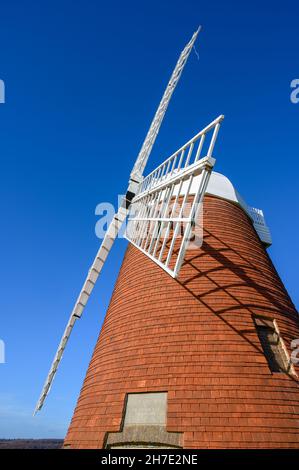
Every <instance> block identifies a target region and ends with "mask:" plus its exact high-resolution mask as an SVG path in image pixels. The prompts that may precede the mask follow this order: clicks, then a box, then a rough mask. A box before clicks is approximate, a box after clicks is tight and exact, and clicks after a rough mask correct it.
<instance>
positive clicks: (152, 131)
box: [34, 27, 200, 414]
mask: <svg viewBox="0 0 299 470" xmlns="http://www.w3.org/2000/svg"><path fill="white" fill-rule="evenodd" d="M199 31H200V27H199V28H198V30H197V31H195V33H194V34H193V36H192V38H191V40H190V41H189V42H188V44H187V45H186V46H185V48H184V49H183V51H182V53H181V55H180V57H179V60H178V62H177V64H176V66H175V69H174V71H173V73H172V75H171V78H170V80H169V82H168V85H167V87H166V90H165V92H164V95H163V97H162V100H161V102H160V104H159V107H158V109H157V112H156V114H155V116H154V119H153V121H152V124H151V126H150V128H149V131H148V133H147V136H146V138H145V141H144V143H143V145H142V147H141V150H140V152H139V155H138V157H137V159H136V162H135V164H134V167H133V169H132V171H131V174H130V180H129V186H128V190H127V192H126V196H125V198H124V200H123V203H122V205H121V207H120V209H119V211H118V212H117V214H116V215H115V216H114V217H113V220H112V222H111V224H110V226H109V228H108V231H107V232H106V234H105V237H104V239H103V241H102V243H101V246H100V248H99V250H98V253H97V255H96V257H95V260H94V262H93V264H92V266H91V268H90V270H89V272H88V275H87V278H86V280H85V282H84V285H83V287H82V290H81V292H80V294H79V297H78V299H77V301H76V303H75V306H74V308H73V310H72V313H71V315H70V318H69V321H68V323H67V326H66V329H65V331H64V333H63V336H62V339H61V341H60V343H59V346H58V349H57V352H56V354H55V357H54V360H53V363H52V365H51V368H50V371H49V373H48V376H47V378H46V381H45V384H44V387H43V389H42V392H41V395H40V397H39V400H38V402H37V405H36V408H35V411H34V414H35V413H36V412H37V411H38V410H40V409H41V407H42V406H43V403H44V401H45V399H46V397H47V394H48V393H49V390H50V387H51V384H52V382H53V379H54V376H55V374H56V371H57V368H58V365H59V362H60V360H61V358H62V355H63V352H64V349H65V347H66V343H67V341H68V339H69V337H70V334H71V332H72V329H73V327H74V324H75V322H76V320H77V319H78V318H80V317H81V315H82V312H83V310H84V307H85V306H86V303H87V301H88V299H89V296H90V294H91V292H92V290H93V287H94V285H95V282H96V281H97V278H98V276H99V274H100V272H101V270H102V268H103V265H104V263H105V261H106V258H107V256H108V254H109V251H110V249H111V247H112V245H113V243H114V241H115V239H116V237H117V234H118V232H119V230H120V228H121V226H122V224H123V222H124V220H125V219H126V217H127V215H128V212H129V207H130V205H131V202H132V200H133V198H134V196H135V194H136V192H137V191H138V189H139V187H140V182H141V180H142V174H143V171H144V168H145V166H146V163H147V160H148V157H149V155H150V152H151V149H152V147H153V145H154V142H155V139H156V137H157V134H158V132H159V129H160V126H161V123H162V120H163V118H164V115H165V112H166V110H167V107H168V104H169V101H170V99H171V96H172V94H173V92H174V89H175V87H176V85H177V83H178V81H179V78H180V76H181V74H182V72H183V69H184V66H185V64H186V62H187V60H188V57H189V55H190V52H191V50H192V48H193V45H194V42H195V40H196V38H197V35H198V33H199Z"/></svg>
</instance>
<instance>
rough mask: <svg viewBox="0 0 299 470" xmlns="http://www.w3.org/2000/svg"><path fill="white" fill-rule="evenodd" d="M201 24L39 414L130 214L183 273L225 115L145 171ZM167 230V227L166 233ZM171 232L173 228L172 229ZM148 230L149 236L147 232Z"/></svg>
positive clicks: (140, 235) (148, 241)
mask: <svg viewBox="0 0 299 470" xmlns="http://www.w3.org/2000/svg"><path fill="white" fill-rule="evenodd" d="M200 29H201V27H199V28H198V29H197V31H195V32H194V34H193V36H192V38H191V40H190V41H189V42H188V43H187V45H186V46H185V48H184V49H183V51H182V53H181V55H180V57H179V59H178V62H177V64H176V66H175V68H174V71H173V73H172V75H171V78H170V80H169V82H168V85H167V87H166V90H165V92H164V95H163V97H162V99H161V101H160V104H159V106H158V109H157V111H156V114H155V116H154V118H153V121H152V123H151V126H150V128H149V131H148V133H147V135H146V138H145V140H144V143H143V145H142V147H141V150H140V152H139V154H138V156H137V159H136V161H135V164H134V166H133V169H132V171H131V173H130V179H129V185H128V189H127V192H126V195H125V197H124V199H123V201H122V204H121V206H120V208H119V210H118V212H117V213H116V214H115V215H114V217H113V219H112V221H111V223H110V226H109V227H108V230H107V232H106V234H105V236H104V239H103V241H102V243H101V246H100V248H99V250H98V252H97V255H96V257H95V259H94V261H93V263H92V266H91V268H90V270H89V272H88V275H87V277H86V280H85V282H84V284H83V287H82V289H81V292H80V294H79V296H78V298H77V301H76V303H75V306H74V308H73V310H72V312H71V315H70V318H69V320H68V323H67V325H66V328H65V331H64V333H63V336H62V339H61V341H60V343H59V346H58V349H57V352H56V354H55V357H54V360H53V363H52V365H51V368H50V371H49V373H48V376H47V378H46V381H45V384H44V387H43V389H42V392H41V395H40V398H39V400H38V402H37V405H36V409H35V412H34V414H35V413H36V412H37V411H38V410H40V409H41V408H42V406H43V403H44V401H45V399H46V397H47V394H48V393H49V390H50V387H51V384H52V381H53V379H54V376H55V374H56V371H57V368H58V365H59V362H60V361H61V358H62V355H63V352H64V350H65V347H66V344H67V341H68V339H69V337H70V334H71V332H72V329H73V327H74V324H75V322H76V320H77V319H79V318H80V317H81V315H82V313H83V310H84V308H85V306H86V304H87V301H88V299H89V296H90V294H91V292H92V290H93V288H94V285H95V283H96V281H97V279H98V276H99V274H100V272H101V270H102V268H103V266H104V263H105V262H106V259H107V257H108V254H109V252H110V250H111V248H112V246H113V243H114V241H115V239H116V237H117V235H118V233H119V231H120V229H121V227H122V225H123V223H124V221H125V219H126V218H127V216H128V214H129V213H131V214H132V216H131V217H130V219H129V230H128V231H127V232H128V233H129V232H130V233H132V234H133V237H130V236H128V239H129V241H130V242H131V243H132V244H134V246H136V247H138V248H139V249H140V250H141V251H142V252H143V253H145V254H146V255H147V256H149V257H150V258H151V259H152V260H153V261H154V262H156V263H157V264H158V265H159V266H161V267H162V268H163V269H164V270H165V271H167V272H168V273H169V274H170V275H171V276H173V277H177V276H178V274H179V271H180V267H181V265H182V262H183V259H184V254H185V251H186V248H187V245H188V242H189V240H190V232H191V229H192V224H194V222H195V220H196V216H197V212H198V207H199V205H200V203H201V201H202V199H203V196H204V193H205V190H206V187H207V184H208V181H209V176H210V174H211V170H212V168H213V166H214V163H215V160H214V158H213V156H212V154H213V149H214V145H215V142H216V139H217V134H218V131H219V127H220V123H221V121H222V120H223V118H224V116H219V117H218V118H217V119H215V120H214V121H213V122H212V123H210V124H209V125H208V126H207V127H206V128H204V129H203V130H202V131H200V132H199V133H198V134H197V135H196V136H194V137H193V138H192V139H191V140H190V141H189V142H187V143H186V144H185V145H184V146H183V147H182V148H180V149H179V150H178V151H177V152H176V153H175V154H174V155H172V156H171V157H170V158H168V159H167V160H166V161H165V162H163V163H162V164H161V165H159V167H158V168H157V169H156V170H155V171H153V172H152V173H150V174H149V175H148V176H147V177H146V178H143V172H144V169H145V166H146V164H147V161H148V158H149V156H150V153H151V150H152V147H153V145H154V142H155V140H156V138H157V135H158V132H159V129H160V126H161V124H162V121H163V118H164V115H165V113H166V110H167V107H168V105H169V102H170V99H171V97H172V94H173V92H174V90H175V88H176V85H177V83H178V81H179V79H180V77H181V74H182V72H183V70H184V67H185V65H186V62H187V60H188V57H189V55H190V52H191V51H192V48H193V46H194V43H195V41H196V38H197V36H198V33H199V31H200ZM210 131H212V136H211V140H210V144H209V148H208V152H207V155H206V156H205V157H203V158H202V157H201V151H202V148H203V144H204V141H205V139H206V136H207V135H208V134H209V132H210ZM195 147H196V149H195ZM199 174H200V176H201V183H200V185H199V186H198V190H197V192H196V194H195V195H194V196H193V198H192V199H193V200H192V203H191V207H190V209H189V213H188V215H187V216H186V214H184V212H186V211H185V209H186V206H187V202H188V203H189V205H190V198H189V192H190V188H191V186H192V182H193V180H194V178H195V176H197V175H199ZM186 186H187V190H185V191H184V197H183V203H182V204H181V207H180V210H179V213H178V214H176V213H175V210H172V213H171V214H168V210H169V207H170V202H171V201H172V198H173V197H175V203H174V205H173V207H176V204H177V202H178V200H179V199H180V197H181V196H182V194H183V188H185V187H186ZM171 224H175V229H174V231H171V230H170V226H171ZM180 224H184V225H185V231H184V236H183V237H181V242H180V248H179V253H178V256H177V259H176V261H175V264H174V266H173V267H171V266H172V264H173V258H174V246H175V243H176V241H177V239H178V235H179V226H180ZM163 229H166V233H165V230H163ZM170 232H172V233H171V234H170ZM145 234H146V237H144V235H145ZM170 236H171V238H170ZM161 237H163V240H164V243H163V247H162V249H161V250H159V253H157V246H158V243H159V241H160V239H161ZM167 240H168V241H169V240H170V243H171V245H170V249H169V251H168V254H167V257H166V258H165V259H163V253H164V249H165V246H166V242H167Z"/></svg>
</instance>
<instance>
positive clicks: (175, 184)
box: [126, 115, 224, 278]
mask: <svg viewBox="0 0 299 470" xmlns="http://www.w3.org/2000/svg"><path fill="white" fill-rule="evenodd" d="M223 118H224V116H222V115H221V116H219V117H218V118H217V119H215V120H214V121H213V122H211V123H210V124H209V125H208V126H207V127H205V128H204V129H203V130H202V131H200V132H199V133H198V134H196V135H195V136H194V137H193V138H192V139H191V140H189V141H188V142H187V143H186V144H185V145H183V147H181V148H180V149H179V150H177V151H176V152H175V153H174V154H173V155H171V157H169V158H168V159H167V160H165V161H164V162H163V163H162V164H161V165H159V166H158V167H157V168H156V169H155V170H154V171H152V172H151V173H150V174H149V175H148V176H147V177H146V178H145V179H144V180H143V182H142V183H141V184H140V192H138V194H137V195H136V196H135V198H134V199H133V202H132V206H131V209H130V213H129V219H128V225H127V230H126V237H127V239H128V240H129V241H130V242H131V243H132V244H133V245H134V246H135V247H136V248H138V249H139V250H140V251H142V252H143V253H144V254H146V255H147V256H148V257H149V258H150V259H151V260H153V261H154V262H155V263H157V264H158V265H159V266H160V267H161V268H163V269H164V270H165V271H166V272H167V273H168V274H170V275H171V276H172V277H174V278H176V277H177V276H178V274H179V271H180V268H181V266H182V263H183V260H184V257H185V252H186V249H187V247H188V244H189V242H190V238H191V235H192V227H194V226H195V224H196V221H197V217H198V213H199V209H200V206H201V203H202V200H203V197H204V194H205V191H206V188H207V185H208V182H209V178H210V174H211V171H212V168H213V166H214V163H215V159H214V158H213V156H212V155H213V150H214V146H215V143H216V139H217V135H218V131H219V128H220V123H221V121H222V120H223ZM209 138H210V140H208V139H209ZM205 141H206V143H208V150H207V154H206V156H204V157H201V152H202V150H203V144H204V142H205ZM196 176H199V178H200V179H199V180H198V181H197V184H196V190H195V191H193V192H192V193H191V187H192V183H193V182H194V178H195V177H196Z"/></svg>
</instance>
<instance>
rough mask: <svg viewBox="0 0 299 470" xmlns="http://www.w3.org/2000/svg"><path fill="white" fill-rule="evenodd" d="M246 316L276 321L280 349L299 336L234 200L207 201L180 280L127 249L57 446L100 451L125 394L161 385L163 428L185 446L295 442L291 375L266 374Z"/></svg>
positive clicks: (297, 428) (296, 400)
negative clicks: (198, 240) (196, 244)
mask: <svg viewBox="0 0 299 470" xmlns="http://www.w3.org/2000/svg"><path fill="white" fill-rule="evenodd" d="M253 315H264V316H267V317H271V318H273V319H276V321H277V325H278V327H279V329H280V333H281V335H282V337H283V339H284V342H285V345H286V347H287V348H288V349H289V346H290V342H291V340H292V339H294V338H299V324H298V318H299V317H298V315H297V312H296V310H295V307H294V305H293V304H292V302H291V300H290V298H289V296H288V294H287V292H286V290H285V288H284V286H283V284H282V282H281V280H280V278H279V276H278V274H277V272H276V270H275V268H274V266H273V264H272V262H271V260H270V258H269V256H268V254H267V252H266V250H265V249H264V247H263V245H262V243H261V242H260V240H259V238H258V236H257V234H256V232H255V230H254V228H253V226H252V223H251V221H250V219H249V218H248V216H247V215H246V214H245V212H244V211H243V210H242V209H241V208H240V207H239V206H237V205H235V204H233V203H231V202H228V201H225V200H222V199H219V198H216V197H212V196H206V197H205V202H204V243H203V245H202V247H201V248H200V249H197V250H196V251H195V250H188V251H187V254H186V259H185V262H184V264H183V266H182V269H181V272H180V275H179V279H178V280H174V279H172V278H171V277H170V276H169V275H168V274H167V273H165V272H164V271H163V270H162V269H161V268H160V267H158V266H157V265H156V264H155V263H153V262H152V261H151V260H150V259H148V258H147V257H146V256H145V255H143V254H142V253H141V252H139V250H137V249H136V248H134V247H133V246H132V245H129V246H128V249H127V251H126V254H125V257H124V260H123V263H122V267H121V269H120V273H119V276H118V279H117V282H116V285H115V288H114V291H113V295H112V298H111V301H110V305H109V308H108V311H107V314H106V317H105V320H104V323H103V327H102V330H101V333H100V336H99V339H98V342H97V344H96V347H95V350H94V353H93V356H92V359H91V362H90V365H89V368H88V371H87V374H86V378H85V380H84V384H83V387H82V390H81V393H80V397H79V400H78V403H77V406H76V409H75V412H74V415H73V418H72V421H71V424H70V427H69V430H68V433H67V436H66V439H65V445H67V446H68V447H69V446H70V447H71V448H101V447H103V445H104V440H105V435H106V433H107V432H118V431H120V430H121V422H122V413H123V405H124V401H125V395H126V393H131V392H152V391H167V392H168V413H167V431H170V432H171V431H174V432H182V433H184V439H183V441H184V447H185V448H230V447H232V448H258V447H263V448H274V447H280V448H284V447H285V448H291V447H293V448H299V386H298V385H299V383H298V378H297V376H294V375H291V374H290V375H287V374H282V373H271V371H270V370H269V367H268V363H267V361H266V358H265V356H264V353H263V351H262V348H261V345H260V342H259V339H258V336H257V333H256V329H255V326H254V323H253V319H252V316H253ZM289 351H290V349H289ZM297 373H298V368H297Z"/></svg>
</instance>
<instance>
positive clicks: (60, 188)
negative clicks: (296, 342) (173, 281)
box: [0, 0, 299, 438]
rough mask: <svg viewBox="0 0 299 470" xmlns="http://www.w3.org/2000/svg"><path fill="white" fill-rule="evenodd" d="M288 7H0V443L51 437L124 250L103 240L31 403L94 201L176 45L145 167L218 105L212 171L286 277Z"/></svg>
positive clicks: (291, 66)
mask: <svg viewBox="0 0 299 470" xmlns="http://www.w3.org/2000/svg"><path fill="white" fill-rule="evenodd" d="M298 16H299V6H298V2H296V1H288V0H286V1H284V2H276V1H275V2H270V1H261V0H259V1H256V0H251V1H250V2H249V1H247V2H240V1H224V0H221V1H220V0H214V1H213V2H207V1H201V0H196V1H195V0H184V1H177V0H171V1H170V0H167V1H162V2H161V0H160V1H157V0H152V1H142V2H140V1H132V0H127V1H125V2H124V1H120V0H116V1H114V2H104V1H101V0H98V1H96V0H88V1H86V0H85V1H83V0H77V1H70V0H59V1H57V0H52V1H45V2H40V1H37V0H36V1H27V2H24V1H21V0H19V1H15V0H10V1H8V0H6V1H2V2H1V5H0V17H1V29H0V44H1V48H0V49H1V50H0V79H2V80H4V81H5V84H6V103H5V104H0V158H1V172H0V174H1V185H0V190H1V199H0V201H1V213H2V230H1V233H0V237H1V291H2V294H1V297H0V302H1V309H0V311H1V317H0V318H1V319H0V338H2V339H3V340H4V341H5V343H6V355H7V357H6V364H0V384H1V385H0V438H1V437H63V436H64V434H65V432H66V429H67V426H68V423H69V421H70V418H71V415H72V412H73V409H74V406H75V403H76V400H77V397H78V394H79V391H80V387H81V384H82V381H83V378H84V374H85V371H86V369H87V365H88V362H89V360H90V356H91V353H92V350H93V347H94V344H95V341H96V338H97V335H98V332H99V329H100V325H101V323H102V320H103V317H104V314H105V310H106V307H107V304H108V302H109V298H110V295H111V291H112V288H113V284H114V280H115V278H116V276H117V272H118V269H119V266H120V262H121V259H122V256H123V253H124V250H125V246H126V243H125V241H120V242H118V243H117V245H116V246H115V247H114V249H113V252H112V253H111V256H110V259H109V262H108V263H107V265H106V266H105V268H104V271H103V273H102V276H101V282H99V284H98V285H97V287H96V289H95V291H94V293H93V295H92V298H91V300H90V303H89V304H88V307H87V309H86V311H85V313H84V316H83V317H82V319H81V320H80V321H79V322H78V323H77V325H76V327H75V329H74V332H73V335H72V337H71V340H70V342H69V345H68V348H67V351H66V353H65V355H64V358H63V361H62V363H61V367H60V368H59V371H58V374H57V376H56V379H55V381H54V384H53V387H52V391H51V393H50V396H49V398H48V401H47V402H46V406H45V408H44V409H43V410H42V412H41V413H40V414H39V415H38V416H37V417H35V418H32V416H31V415H32V410H33V409H34V406H35V402H36V400H37V398H38V395H39V393H40V389H41V387H42V384H43V381H44V379H45V375H46V373H47V371H48V368H49V365H50V362H51V360H52V357H53V354H54V352H55V349H56V346H57V343H58V340H59V339H60V336H61V334H62V331H63V329H64V326H65V323H66V321H67V318H68V316H69V313H70V310H71V308H72V306H73V302H74V300H75V298H76V297H77V295H78V291H79V290H80V288H81V284H82V282H83V280H84V277H85V275H86V272H87V269H88V267H89V265H90V262H91V261H92V259H93V256H94V254H95V252H96V250H97V247H98V245H99V240H98V239H97V238H96V236H95V233H94V226H95V223H96V220H97V217H96V216H95V214H94V210H95V207H96V205H97V204H98V203H99V202H102V201H109V202H112V203H116V201H117V194H118V193H121V192H122V191H124V190H125V189H126V183H127V178H128V175H129V171H130V169H131V166H132V163H133V161H134V159H135V157H136V154H137V152H138V150H139V147H140V145H141V143H142V141H143V138H144V136H145V133H146V131H147V128H148V126H149V124H150V121H151V118H152V116H153V114H154V111H155V109H156V106H157V104H158V102H159V100H160V98H161V95H162V92H163V90H164V87H165V85H166V83H167V81H168V78H169V75H170V73H171V71H172V68H173V66H174V64H175V62H176V60H177V57H178V54H179V52H180V50H181V49H182V47H183V46H184V44H185V43H186V41H187V40H188V39H189V38H190V36H191V34H192V32H193V31H194V30H195V29H196V28H197V26H198V24H202V25H203V31H202V32H201V33H200V36H199V39H198V41H197V50H198V51H199V55H200V60H199V61H198V60H197V57H196V55H195V54H194V53H192V55H191V56H190V60H189V62H188V64H187V67H186V70H185V72H184V75H183V77H182V80H181V82H180V83H179V86H178V88H177V90H176V92H175V94H174V96H173V99H172V102H171V105H170V108H169V111H168V113H167V115H166V119H165V121H164V123H163V126H162V128H161V132H160V135H159V138H158V140H157V142H156V145H155V148H154V152H153V154H152V159H151V164H152V165H156V164H157V163H158V162H160V161H161V160H162V159H164V158H166V157H167V156H168V154H170V153H171V152H172V151H174V150H175V149H176V148H177V147H178V146H180V145H181V144H183V143H184V142H185V141H186V140H187V139H189V138H190V137H192V135H193V134H194V133H195V132H197V131H198V130H199V129H200V128H201V127H203V126H204V125H205V124H207V123H208V122H209V121H210V120H212V119H213V118H214V117H216V116H217V115H219V114H225V116H226V119H225V121H224V124H223V126H222V129H221V133H220V136H219V140H218V142H217V147H216V157H217V166H216V168H215V169H216V170H217V171H220V172H223V173H225V174H226V175H227V176H228V177H229V178H231V180H232V181H233V182H234V183H235V185H236V187H237V188H238V190H239V191H240V193H241V194H242V195H243V197H244V198H245V199H246V201H247V202H248V203H249V204H251V205H253V206H255V207H261V208H262V209H263V210H264V212H265V216H266V220H267V223H268V225H269V226H270V228H271V231H272V237H273V246H272V248H271V249H270V254H271V257H272V259H273V260H274V262H275V264H276V267H277V269H278V271H279V273H280V275H281V277H282V279H283V280H284V282H285V284H286V287H287V289H288V291H289V293H290V294H291V296H292V298H293V300H294V302H295V303H296V304H297V305H298V304H299V294H298V290H297V284H298V258H299V256H298V250H297V244H296V242H297V233H298V232H297V231H298V217H297V214H298V191H297V189H298V168H299V164H298V158H299V155H298V153H299V152H298V149H299V139H298V127H299V126H298V124H299V104H297V105H295V104H292V103H291V101H290V92H291V89H290V82H291V80H293V79H294V78H299V54H298V33H299V31H298Z"/></svg>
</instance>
